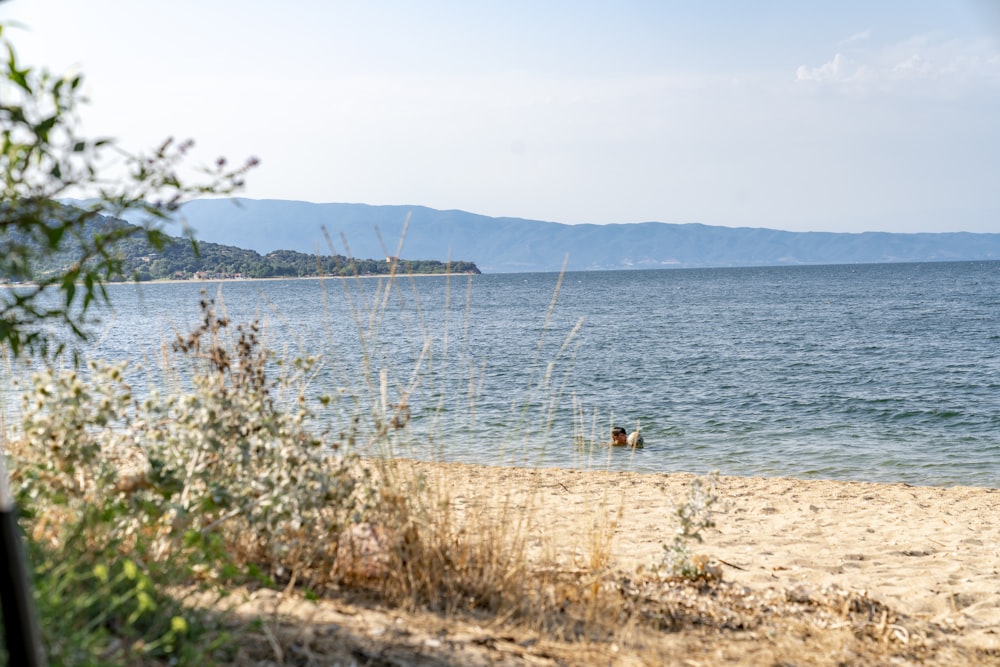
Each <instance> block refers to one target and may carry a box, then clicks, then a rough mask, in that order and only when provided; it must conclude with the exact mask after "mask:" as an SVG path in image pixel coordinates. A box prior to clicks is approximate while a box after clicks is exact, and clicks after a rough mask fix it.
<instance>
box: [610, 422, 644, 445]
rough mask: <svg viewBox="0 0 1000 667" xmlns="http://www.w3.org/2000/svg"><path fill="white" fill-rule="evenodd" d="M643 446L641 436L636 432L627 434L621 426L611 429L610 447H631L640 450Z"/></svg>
mask: <svg viewBox="0 0 1000 667" xmlns="http://www.w3.org/2000/svg"><path fill="white" fill-rule="evenodd" d="M643 444H644V443H643V440H642V435H641V434H640V433H639V431H638V430H635V431H632V432H631V433H628V432H627V431H625V429H623V428H622V427H621V426H615V427H614V428H613V429H611V446H612V447H633V448H635V449H640V448H642V446H643Z"/></svg>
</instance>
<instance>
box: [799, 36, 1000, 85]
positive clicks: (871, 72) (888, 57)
mask: <svg viewBox="0 0 1000 667" xmlns="http://www.w3.org/2000/svg"><path fill="white" fill-rule="evenodd" d="M859 35H867V33H860V34H859ZM855 37H857V38H855ZM855 37H851V38H849V39H848V40H846V41H845V42H843V43H842V46H845V48H844V49H843V50H841V51H838V52H837V53H836V54H834V56H833V58H831V59H830V60H829V61H827V62H825V63H823V64H821V65H818V66H808V65H800V66H799V67H797V68H796V70H795V81H796V82H797V83H799V84H803V85H812V86H816V87H825V88H830V89H833V90H836V91H839V92H843V93H855V94H858V93H862V94H866V93H893V92H903V91H906V92H910V93H913V94H919V95H925V96H937V95H941V94H947V95H954V94H955V93H956V92H957V91H959V90H961V89H966V88H968V89H970V90H973V89H976V88H995V87H996V86H998V85H1000V54H997V53H996V51H995V50H994V49H992V48H990V47H989V45H988V44H986V43H984V42H973V41H961V40H944V39H939V38H936V37H935V36H933V35H918V36H914V37H911V38H910V39H907V40H903V41H900V42H896V43H892V44H883V45H878V46H871V45H862V44H861V43H860V42H862V41H864V40H863V39H862V38H861V37H860V36H855ZM865 39H867V37H865Z"/></svg>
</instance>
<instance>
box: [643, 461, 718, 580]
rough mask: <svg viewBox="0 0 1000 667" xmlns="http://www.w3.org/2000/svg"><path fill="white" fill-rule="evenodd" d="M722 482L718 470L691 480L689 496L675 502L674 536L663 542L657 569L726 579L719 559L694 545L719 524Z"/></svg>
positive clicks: (690, 576) (669, 573) (688, 576)
mask: <svg viewBox="0 0 1000 667" xmlns="http://www.w3.org/2000/svg"><path fill="white" fill-rule="evenodd" d="M718 483H719V472H718V471H714V472H712V473H710V474H708V475H705V476H699V477H695V478H694V479H692V480H691V483H690V485H689V487H688V490H687V497H686V498H684V499H683V500H681V501H679V502H676V503H675V504H674V508H673V517H672V518H673V519H674V522H675V523H676V527H675V529H674V536H673V539H672V540H671V541H670V542H668V543H666V544H664V545H663V553H662V554H661V557H660V560H659V562H658V563H656V564H655V565H654V570H655V571H657V572H659V573H662V574H665V575H667V576H674V577H683V578H685V579H692V580H700V579H707V580H711V579H721V578H722V568H721V566H719V564H718V563H717V562H713V561H712V559H710V558H709V557H708V556H706V555H705V554H695V553H693V552H692V544H693V543H698V544H700V543H702V542H703V541H704V535H703V533H704V532H705V531H706V530H708V529H710V528H714V527H715V506H716V504H717V503H718V502H719V495H718V492H717V488H718Z"/></svg>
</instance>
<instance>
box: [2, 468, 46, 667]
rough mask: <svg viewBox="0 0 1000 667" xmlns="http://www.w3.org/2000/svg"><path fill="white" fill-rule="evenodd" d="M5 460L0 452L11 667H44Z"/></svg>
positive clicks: (4, 584) (6, 624)
mask: <svg viewBox="0 0 1000 667" xmlns="http://www.w3.org/2000/svg"><path fill="white" fill-rule="evenodd" d="M5 458H6V457H5V454H4V453H3V452H2V451H0V605H2V606H3V628H4V642H5V643H6V645H7V655H8V664H9V665H11V667H15V666H16V667H43V665H44V664H45V661H44V658H43V657H42V642H41V635H40V634H39V631H38V620H37V618H36V617H35V604H34V600H33V599H32V596H31V585H30V583H29V581H28V569H27V559H26V558H25V555H24V544H23V543H22V542H21V531H20V528H19V527H18V525H17V508H16V507H15V506H14V498H13V497H12V496H11V494H10V486H9V482H8V480H7V465H6V460H5Z"/></svg>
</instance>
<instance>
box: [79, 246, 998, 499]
mask: <svg viewBox="0 0 1000 667" xmlns="http://www.w3.org/2000/svg"><path fill="white" fill-rule="evenodd" d="M109 293H110V296H111V301H112V304H113V310H111V311H109V312H105V313H103V315H102V320H103V321H102V324H101V325H100V326H99V327H97V329H96V331H97V336H96V338H95V340H94V342H93V343H90V344H88V345H87V347H85V348H84V350H85V353H86V356H87V357H88V358H102V359H106V360H109V361H122V360H128V361H129V362H130V363H132V364H134V365H136V366H142V367H144V368H146V371H145V372H146V373H147V375H146V379H145V380H141V381H139V380H137V385H139V386H147V387H148V386H150V385H151V384H155V383H156V382H157V380H156V379H155V378H156V376H155V373H154V374H150V373H152V371H150V370H149V369H151V368H155V367H156V365H157V360H158V359H161V358H162V356H163V350H164V349H166V348H168V347H169V345H170V342H171V341H172V340H173V339H174V338H175V337H176V336H177V335H178V334H183V333H184V332H188V331H191V330H192V329H193V328H194V327H195V326H197V324H198V322H199V320H200V317H201V314H200V310H199V302H200V301H201V300H205V299H208V300H213V301H214V303H215V305H216V307H217V308H218V309H219V310H220V311H221V312H225V314H226V316H227V317H228V318H229V320H230V322H231V327H230V328H235V326H236V325H237V324H238V323H250V322H253V321H258V322H260V323H261V325H262V332H263V334H262V335H263V337H264V340H265V341H266V344H267V345H268V347H270V348H271V349H272V350H273V351H274V354H275V358H276V359H280V360H282V361H283V363H285V366H283V367H284V368H289V367H291V366H289V365H288V364H287V362H288V361H290V360H293V359H295V358H300V357H302V358H304V357H307V356H308V357H313V358H314V360H316V368H315V370H314V371H313V372H312V373H311V375H310V376H309V377H308V378H307V381H306V389H305V391H306V393H307V394H308V395H309V396H310V397H312V398H317V397H320V396H334V397H336V402H339V404H340V408H339V409H332V410H328V411H324V409H323V407H322V406H321V405H320V404H319V403H318V402H317V404H316V405H317V406H318V410H317V428H320V429H325V430H326V431H329V432H330V433H336V432H337V431H338V429H340V430H341V431H343V429H344V428H345V425H344V424H342V423H338V422H339V421H342V420H343V419H345V416H344V415H345V414H347V412H350V410H348V411H347V412H345V410H344V409H343V407H344V403H345V402H346V403H347V404H349V405H350V406H351V408H350V409H351V410H354V411H355V412H359V413H360V414H362V416H363V419H362V422H363V423H367V422H370V421H372V419H373V418H372V417H371V416H372V415H376V416H377V415H379V414H381V413H382V412H387V413H398V414H400V415H405V421H406V423H405V424H404V427H403V428H400V429H398V430H393V431H392V432H391V434H390V436H388V437H389V438H390V439H391V442H390V443H389V446H390V447H391V448H394V451H395V453H397V454H403V455H406V456H412V457H416V458H426V459H434V460H445V461H462V462H470V463H480V464H502V465H520V466H540V467H569V468H586V469H610V470H630V471H638V472H654V473H658V472H678V471H686V472H695V473H698V474H702V473H707V472H710V471H716V470H717V471H719V472H720V473H721V474H723V475H742V476H764V477H797V478H807V479H811V478H815V479H836V480H858V481H872V482H893V483H899V482H902V483H908V484H914V485H938V486H953V485H969V486H984V487H998V486H1000V262H954V263H949V262H940V263H937V262H935V263H906V264H903V263H900V264H870V265H842V266H787V267H758V268H718V269H663V270H629V271H599V272H567V273H563V274H559V273H520V274H517V273H515V274H485V275H475V276H467V275H453V276H447V277H446V276H399V277H395V278H393V279H387V278H358V279H296V280H261V281H255V280H243V281H239V280H233V281H219V282H211V281H208V282H195V281H189V282H176V283H152V284H151V283H143V284H138V285H136V284H120V285H112V286H110V287H109ZM275 372H278V368H276V369H275ZM150 378H152V379H150ZM403 405H405V410H403V411H401V410H400V406H403ZM617 425H621V426H623V427H625V428H626V429H627V430H629V431H632V430H636V429H637V428H638V429H640V430H641V433H642V436H643V439H644V441H645V446H644V448H642V449H636V450H632V449H628V448H611V447H608V446H607V444H606V443H607V442H609V441H610V430H611V427H612V426H617ZM384 445H385V443H383V445H379V446H380V447H381V446H384Z"/></svg>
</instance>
